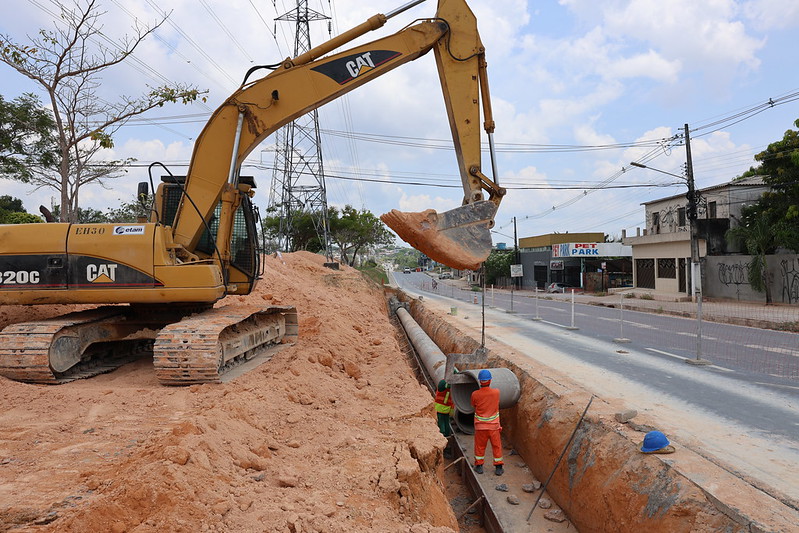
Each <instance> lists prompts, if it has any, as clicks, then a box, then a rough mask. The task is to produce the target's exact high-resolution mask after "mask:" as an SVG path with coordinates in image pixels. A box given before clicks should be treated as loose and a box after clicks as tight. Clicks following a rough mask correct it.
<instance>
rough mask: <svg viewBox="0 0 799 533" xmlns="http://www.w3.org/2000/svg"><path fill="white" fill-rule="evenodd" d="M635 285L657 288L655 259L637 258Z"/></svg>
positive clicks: (642, 287) (643, 287)
mask: <svg viewBox="0 0 799 533" xmlns="http://www.w3.org/2000/svg"><path fill="white" fill-rule="evenodd" d="M635 285H636V287H640V288H641V289H654V288H655V260H654V259H636V260H635Z"/></svg>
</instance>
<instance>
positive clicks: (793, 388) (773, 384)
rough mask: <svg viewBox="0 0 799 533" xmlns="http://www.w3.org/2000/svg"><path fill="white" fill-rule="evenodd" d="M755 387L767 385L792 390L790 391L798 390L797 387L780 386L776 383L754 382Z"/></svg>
mask: <svg viewBox="0 0 799 533" xmlns="http://www.w3.org/2000/svg"><path fill="white" fill-rule="evenodd" d="M755 384H756V385H767V386H769V387H782V388H783V389H792V390H799V387H794V386H792V385H780V384H778V383H763V382H762V381H755Z"/></svg>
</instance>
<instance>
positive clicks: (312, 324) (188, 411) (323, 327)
mask: <svg viewBox="0 0 799 533" xmlns="http://www.w3.org/2000/svg"><path fill="white" fill-rule="evenodd" d="M323 262H324V258H323V257H319V256H316V255H313V254H309V253H302V252H301V253H296V254H287V255H284V256H283V259H282V260H281V259H278V258H271V257H270V258H267V264H266V275H265V279H264V280H263V281H262V282H261V283H260V284H259V286H258V287H257V289H256V292H254V293H253V294H251V295H249V296H247V297H229V298H226V299H225V300H223V301H222V302H220V305H237V304H238V303H241V302H246V303H254V302H260V303H263V304H265V305H270V304H275V305H294V306H296V308H297V311H298V313H299V324H300V336H299V340H298V341H297V343H296V344H295V345H293V346H287V347H285V348H283V349H282V350H280V351H278V352H277V353H276V354H275V355H274V357H273V358H272V360H271V361H268V362H266V363H264V364H263V365H261V366H259V367H258V368H257V369H255V370H253V371H251V372H249V373H247V374H245V375H243V376H241V377H238V378H236V379H235V380H233V381H231V382H229V383H224V384H219V385H199V386H191V387H164V386H161V385H159V384H158V382H157V381H156V379H155V375H154V371H153V369H152V361H151V360H146V359H145V360H142V361H139V362H136V363H133V364H130V365H127V366H125V367H123V368H121V369H119V370H117V371H115V372H112V373H110V374H106V375H103V376H97V377H94V378H91V379H88V380H82V381H76V382H72V383H68V384H66V385H60V386H39V385H28V384H22V383H17V382H13V381H10V380H7V379H5V378H0V398H2V403H1V404H0V405H1V406H2V410H1V411H0V531H6V530H13V531H59V532H63V531H81V532H85V531H113V532H126V531H129V532H132V531H136V532H148V531H153V532H155V531H158V532H163V531H170V532H179V531H186V532H197V531H270V532H271V531H276V532H283V531H285V532H294V533H297V532H301V531H302V532H307V531H324V532H337V531H340V532H350V531H411V532H414V533H417V532H419V533H421V532H446V531H452V530H453V529H457V527H458V526H457V523H456V521H455V517H454V515H453V513H452V510H451V508H450V506H449V505H448V502H447V497H446V495H445V492H444V487H443V486H442V484H441V482H440V481H439V478H438V476H437V472H439V471H440V468H441V450H442V449H443V447H444V445H445V444H446V442H445V440H444V439H443V437H441V436H440V435H439V433H438V430H437V427H436V424H435V417H434V413H433V411H432V403H431V397H430V394H429V393H428V391H427V390H426V389H424V388H423V387H422V386H420V385H419V384H418V383H417V381H416V380H415V379H414V377H413V373H412V371H411V370H410V368H409V366H408V364H407V363H406V361H405V360H404V359H403V358H402V357H401V356H400V355H399V354H400V349H399V346H398V343H397V341H396V338H395V330H394V329H393V327H392V325H391V324H390V322H389V321H388V318H387V313H386V308H385V300H384V297H383V294H382V291H381V290H380V289H379V288H377V287H376V286H374V285H372V284H371V283H370V282H368V281H366V280H365V279H364V278H363V277H362V276H361V275H360V274H359V273H358V272H357V271H355V270H353V269H350V268H347V267H342V270H341V271H333V270H329V269H327V268H324V267H323V265H322V263H323ZM66 310H69V308H67V307H66V306H64V307H63V308H62V307H60V306H59V307H58V308H55V307H53V306H50V307H46V308H29V307H14V306H6V307H2V308H0V327H4V326H6V325H7V324H9V323H14V322H19V321H24V320H29V319H32V318H42V317H44V316H47V315H55V314H59V313H62V312H64V311H66Z"/></svg>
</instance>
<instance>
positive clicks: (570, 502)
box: [409, 300, 795, 533]
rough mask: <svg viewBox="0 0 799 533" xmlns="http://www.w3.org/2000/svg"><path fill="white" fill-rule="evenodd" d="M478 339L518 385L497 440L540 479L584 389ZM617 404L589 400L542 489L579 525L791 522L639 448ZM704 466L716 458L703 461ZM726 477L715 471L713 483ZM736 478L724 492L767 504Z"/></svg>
mask: <svg viewBox="0 0 799 533" xmlns="http://www.w3.org/2000/svg"><path fill="white" fill-rule="evenodd" d="M409 303H410V307H411V315H412V316H413V317H414V319H415V320H416V321H417V323H419V325H420V326H421V327H422V328H423V329H424V330H425V331H426V332H427V334H428V335H429V336H430V337H431V338H432V339H433V341H435V342H436V344H438V346H439V347H440V348H441V349H442V351H443V352H444V353H471V352H473V351H474V350H475V349H476V348H478V347H479V345H480V344H479V342H478V341H476V340H474V339H473V338H471V337H469V336H468V335H466V334H464V333H463V332H461V331H460V330H458V329H457V328H456V327H455V326H453V325H451V324H450V323H449V322H447V321H445V320H444V319H442V318H441V317H439V316H438V315H436V314H435V313H432V312H429V311H427V310H426V309H425V307H424V305H423V304H422V303H421V302H420V301H418V300H411V301H410V302H409ZM487 347H488V348H489V361H488V364H487V365H481V366H488V367H506V368H509V369H511V370H512V371H513V372H514V373H515V374H516V376H517V377H518V378H519V382H520V385H521V390H522V392H521V399H520V400H519V403H518V404H517V405H516V406H515V407H513V408H511V409H505V410H502V412H501V414H500V418H501V421H502V426H503V430H502V439H503V445H505V446H507V445H508V444H509V443H510V444H511V445H512V447H513V449H514V450H515V451H516V452H517V453H518V454H519V455H520V456H521V457H522V458H523V459H524V461H525V463H526V464H527V465H528V467H529V468H530V470H531V472H532V474H533V475H534V476H535V477H536V478H537V479H538V480H540V481H541V482H544V481H545V480H546V479H547V478H548V477H549V475H550V473H551V470H552V468H553V466H554V465H555V463H556V461H557V458H558V457H559V456H560V454H561V453H562V452H563V449H564V447H565V446H566V444H567V443H568V441H569V437H570V436H571V434H572V432H573V431H574V428H575V426H576V425H577V422H578V420H579V418H580V415H581V414H582V412H583V410H584V409H585V406H586V405H587V403H588V401H589V399H590V398H591V395H590V394H589V393H588V392H587V391H585V390H584V389H583V388H582V387H580V386H579V385H578V384H576V383H572V382H570V380H568V378H567V377H566V376H564V375H562V374H557V375H555V374H553V373H552V371H551V369H549V368H548V367H542V366H541V365H539V364H538V363H536V362H534V361H532V360H531V359H530V358H528V357H524V356H522V355H521V354H518V353H514V352H513V351H512V350H510V349H508V353H505V349H504V348H502V349H500V348H499V347H497V346H492V345H491V344H489V343H487ZM499 351H502V355H500V354H499V353H497V352H499ZM617 410H618V405H616V406H614V405H611V404H608V403H607V402H606V401H605V400H604V399H601V398H595V399H594V400H593V403H592V405H591V409H590V410H589V411H588V414H587V416H586V418H585V419H584V420H583V423H582V424H581V426H580V429H579V430H578V432H577V434H576V436H575V438H574V441H573V442H572V444H571V445H570V447H569V449H568V451H567V452H566V454H565V455H564V457H563V459H562V461H561V463H560V465H559V466H558V468H557V470H556V472H555V474H554V476H553V478H552V480H551V481H550V484H549V486H548V488H547V491H548V493H549V495H550V496H551V497H552V498H553V499H554V500H555V501H556V502H557V504H558V505H559V506H560V507H561V508H562V509H563V511H564V512H565V513H566V514H567V515H568V516H569V518H570V519H571V521H572V523H573V524H574V525H575V526H576V527H577V529H578V530H579V531H581V532H582V533H588V532H606V531H615V532H627V531H629V532H633V531H634V532H636V533H637V532H640V531H668V532H671V533H679V532H690V531H724V532H729V533H732V532H744V531H746V532H753V531H795V529H793V528H794V527H795V523H794V522H793V518H792V517H787V518H786V517H783V516H781V515H780V514H779V510H772V511H768V512H765V513H764V516H752V513H750V512H748V511H747V510H744V509H742V508H741V505H739V504H738V503H737V501H738V500H737V499H736V501H735V502H730V501H722V500H721V499H719V497H718V496H717V495H715V494H713V492H712V491H708V490H706V489H705V488H704V487H702V486H701V485H700V484H698V483H697V482H695V481H693V480H692V479H691V477H689V476H686V475H684V474H683V473H682V472H681V471H680V470H679V469H678V468H675V467H674V466H673V461H672V460H670V459H669V458H670V457H673V456H669V455H664V456H658V455H645V454H642V453H639V452H638V447H639V446H640V440H641V439H642V438H643V434H644V433H642V432H636V431H631V430H629V429H628V428H627V427H626V426H625V425H624V424H620V423H618V422H616V420H615V419H614V416H613V415H614V412H616V411H617ZM636 420H637V419H636ZM621 426H624V427H621ZM631 433H632V435H631ZM684 453H685V454H687V453H689V452H688V451H687V450H686V451H684ZM694 459H695V458H693V457H692V458H691V459H690V460H694ZM708 466H709V467H710V468H714V467H715V465H713V464H712V463H710V462H709V461H708ZM725 479H726V478H725V477H724V476H723V475H722V476H720V477H715V478H714V482H719V480H721V482H722V483H724V482H725V481H724V480H725ZM739 481H740V480H738V479H737V478H733V479H731V480H729V484H730V487H731V488H732V489H733V490H732V492H733V493H740V499H741V500H745V501H747V502H748V503H749V504H752V505H750V508H749V509H750V510H751V509H755V511H754V513H755V514H756V513H757V509H760V508H762V507H767V506H769V505H770V504H769V503H762V502H763V501H766V502H767V501H768V498H765V500H764V495H763V494H762V493H760V492H759V491H756V489H754V488H753V487H750V486H749V485H746V484H741V485H740V486H738V484H737V482H739ZM747 490H751V491H752V493H751V494H749V493H747V492H746V491H747ZM772 507H773V505H772ZM539 512H540V511H539Z"/></svg>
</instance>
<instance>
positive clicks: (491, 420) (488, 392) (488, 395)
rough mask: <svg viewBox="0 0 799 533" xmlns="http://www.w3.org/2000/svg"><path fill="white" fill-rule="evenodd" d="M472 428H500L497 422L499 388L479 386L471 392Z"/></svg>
mask: <svg viewBox="0 0 799 533" xmlns="http://www.w3.org/2000/svg"><path fill="white" fill-rule="evenodd" d="M472 405H473V406H474V429H489V430H493V429H502V427H501V426H500V424H499V389H492V388H491V387H480V389H478V390H476V391H474V392H473V393H472Z"/></svg>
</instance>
